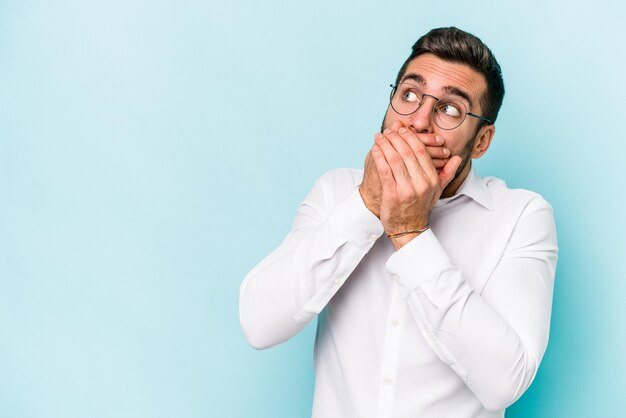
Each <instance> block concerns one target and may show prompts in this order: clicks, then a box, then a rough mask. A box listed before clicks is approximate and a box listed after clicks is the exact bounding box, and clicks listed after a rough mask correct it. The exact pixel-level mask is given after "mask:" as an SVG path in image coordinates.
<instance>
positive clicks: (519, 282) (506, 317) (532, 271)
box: [387, 199, 557, 410]
mask: <svg viewBox="0 0 626 418" xmlns="http://www.w3.org/2000/svg"><path fill="white" fill-rule="evenodd" d="M556 259H557V244H556V230H555V226H554V219H553V215H552V209H551V208H550V206H549V205H548V204H547V203H546V202H544V201H543V200H541V199H536V200H533V201H531V202H530V203H529V204H528V205H527V206H526V208H525V210H524V212H523V214H522V216H521V217H520V219H519V221H518V223H517V225H516V228H515V231H514V232H513V234H512V236H511V239H510V241H509V243H508V246H507V248H506V250H505V252H504V254H503V256H502V258H501V260H500V262H499V264H498V266H497V267H496V269H495V270H494V272H493V274H492V275H491V277H490V278H489V280H488V282H487V284H486V286H485V287H484V289H483V291H482V292H479V289H476V290H475V289H472V288H471V287H470V286H469V284H468V283H467V282H466V281H465V280H464V279H463V275H462V272H461V271H460V270H459V269H458V268H456V267H455V266H454V265H453V264H452V263H451V262H450V259H449V257H448V255H447V254H446V252H445V250H444V249H443V248H442V246H441V245H440V243H439V241H438V240H437V238H436V237H435V235H434V234H433V233H432V231H428V232H426V233H424V234H422V235H421V236H419V237H417V238H415V239H414V240H412V241H411V242H409V243H408V244H407V245H405V246H404V247H403V248H402V249H401V250H399V251H398V252H396V253H394V254H393V255H392V256H391V257H390V258H389V260H388V262H387V269H388V270H389V271H390V272H391V273H392V274H395V275H396V276H397V277H398V281H399V283H400V284H401V288H402V289H403V292H404V294H405V299H406V302H407V303H408V304H409V307H410V309H411V311H412V313H413V316H414V318H415V321H416V322H417V324H418V326H419V328H420V330H421V332H422V333H423V334H424V336H425V337H426V340H427V341H428V343H429V345H430V346H431V348H432V349H433V351H435V353H436V354H437V355H438V356H439V358H441V360H442V361H444V362H445V363H446V364H448V365H449V366H450V367H451V368H452V369H453V370H454V371H455V372H456V373H457V374H458V375H459V376H460V377H461V378H462V379H463V380H464V381H465V383H466V384H467V386H468V387H469V388H470V389H471V390H472V392H474V394H475V395H476V396H477V397H478V399H479V400H480V401H481V403H482V404H483V405H484V406H485V408H487V409H490V410H499V409H503V408H506V407H507V406H509V405H511V404H512V403H513V402H515V401H516V400H517V399H518V398H519V397H520V396H521V395H522V394H523V393H524V391H525V390H526V389H527V388H528V386H530V383H531V382H532V380H533V378H534V376H535V374H536V372H537V368H538V367H539V363H540V362H541V359H542V357H543V354H544V352H545V349H546V346H547V344H548V334H549V329H550V312H551V307H552V290H553V282H554V274H555V266H556Z"/></svg>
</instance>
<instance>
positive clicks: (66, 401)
mask: <svg viewBox="0 0 626 418" xmlns="http://www.w3.org/2000/svg"><path fill="white" fill-rule="evenodd" d="M625 10H626V9H625V7H624V6H623V3H622V2H620V1H617V0H616V1H612V2H610V1H608V2H606V1H605V2H603V1H596V2H582V1H554V2H547V1H526V2H504V1H503V2H496V1H484V2H468V1H444V2H439V3H433V2H422V1H387V2H382V1H381V2H371V1H343V2H341V1H329V0H320V1H317V2H293V1H286V0H283V1H273V2H254V1H249V0H248V1H232V2H226V1H223V2H212V1H201V0H178V1H174V0H151V1H147V0H143V1H132V0H124V1H122V0H109V1H98V2H96V1H85V0H80V1H79V0H74V1H72V0H66V1H36V0H32V1H30V0H21V1H17V0H16V1H10V0H0V417H2V418H14V417H15V418H17V417H53V418H57V417H58V418H61V417H62V418H73V417H76V418H79V417H80V418H84V417H94V418H100V417H244V418H257V417H258V418H269V417H305V416H307V415H308V414H309V413H310V407H311V400H312V388H313V373H312V344H313V338H314V326H310V327H308V328H307V329H306V330H305V331H304V332H303V333H302V334H300V335H299V336H297V337H296V338H294V339H293V340H291V341H289V342H288V343H286V344H283V345H282V346H279V347H276V348H274V349H271V350H267V351H262V352H257V351H254V350H253V349H252V348H250V347H249V346H248V345H247V343H246V342H245V340H244V338H243V335H242V333H241V330H240V328H239V320H238V292H239V284H240V282H241V280H242V279H243V277H244V275H245V273H246V272H247V271H248V270H249V269H250V268H251V267H253V265H254V264H256V263H257V262H258V261H259V260H260V259H261V258H262V257H263V256H264V255H266V254H267V253H268V252H269V251H271V250H272V249H273V248H274V247H275V246H277V245H278V244H279V243H280V242H281V240H282V238H283V237H284V235H285V234H286V232H287V231H288V230H289V227H290V225H291V221H292V219H293V216H294V214H295V211H296V208H297V206H298V203H299V202H300V201H301V200H302V198H303V197H304V196H305V195H306V194H307V192H308V190H309V189H310V187H311V186H312V185H313V182H314V180H315V179H316V178H317V177H318V176H319V175H321V174H322V173H324V172H325V171H327V170H329V169H331V168H336V167H361V166H362V161H363V158H364V155H365V153H366V152H367V150H368V149H369V147H370V146H371V143H372V137H373V134H374V133H375V131H376V130H377V129H378V128H379V126H380V122H381V119H382V116H383V114H384V111H385V108H386V105H387V99H388V92H389V87H388V86H389V84H390V83H391V82H392V81H393V80H394V77H395V74H396V72H397V70H398V68H399V66H400V64H401V63H402V62H403V60H404V59H405V58H406V56H407V55H408V53H409V51H410V46H411V45H412V44H413V42H414V41H415V40H416V39H417V38H418V37H419V36H420V35H422V34H423V33H425V32H426V31H427V30H429V29H431V28H433V27H438V26H449V25H456V26H458V27H460V28H463V29H465V30H468V31H470V32H473V33H475V34H476V35H478V36H479V37H481V38H482V39H483V40H484V41H485V42H486V43H487V44H488V45H489V46H490V47H491V49H492V50H493V52H494V53H495V54H496V56H497V57H498V60H499V61H500V64H501V65H502V68H503V72H504V78H505V83H506V86H507V95H506V97H505V101H504V106H503V109H502V111H501V116H500V118H499V120H498V123H497V134H496V137H495V140H494V143H493V146H492V148H491V149H490V150H489V152H488V153H487V155H486V156H485V157H484V158H483V159H481V160H479V161H478V163H477V168H478V171H479V173H480V174H482V175H494V176H498V177H501V178H504V179H505V180H506V181H507V182H508V184H509V185H510V186H511V187H523V188H528V189H531V190H535V191H537V192H539V193H541V194H542V195H543V196H544V197H545V198H546V199H548V200H549V201H550V202H551V203H552V205H553V206H554V209H555V213H556V220H557V224H558V233H559V244H560V261H559V265H558V271H557V279H556V288H555V295H554V309H553V317H552V333H551V339H550V344H549V347H548V351H547V353H546V355H545V357H544V360H543V364H542V366H541V369H540V371H539V373H538V375H537V378H536V380H535V382H534V383H533V385H532V386H531V388H530V389H529V390H528V392H527V393H526V394H525V395H524V396H523V397H522V399H521V400H520V401H519V402H517V403H516V404H515V405H514V406H513V407H511V408H510V409H509V410H508V411H507V417H525V418H526V417H548V418H553V417H568V418H574V417H618V416H623V415H622V414H623V411H624V409H625V408H626V401H625V400H624V388H625V387H626V379H625V378H624V375H625V373H626V360H625V359H626V356H625V355H624V346H625V344H626V331H625V329H624V326H623V325H622V322H621V321H622V320H623V318H624V317H626V309H625V308H624V306H625V304H624V302H623V299H624V294H625V293H626V283H625V279H626V277H624V271H625V267H626V266H625V262H624V259H625V257H624V255H623V254H622V251H624V249H625V243H624V238H623V235H624V232H625V231H626V225H625V222H624V217H623V215H622V213H621V208H622V207H623V206H624V204H625V203H626V202H625V201H624V198H623V187H624V182H625V181H626V178H625V177H624V174H623V173H624V168H623V166H624V154H625V151H626V146H625V145H624V144H625V141H626V138H625V135H624V133H623V132H624V119H625V118H626V108H625V96H626V88H625V82H624V68H625V64H626V53H625V51H626V48H625V47H624V45H625V44H626V35H625V29H624V22H625V21H626V12H625Z"/></svg>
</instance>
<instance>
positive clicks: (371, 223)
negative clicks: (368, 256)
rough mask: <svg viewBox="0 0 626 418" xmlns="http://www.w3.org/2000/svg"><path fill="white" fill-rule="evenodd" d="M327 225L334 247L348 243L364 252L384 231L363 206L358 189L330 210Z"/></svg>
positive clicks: (381, 225)
mask: <svg viewBox="0 0 626 418" xmlns="http://www.w3.org/2000/svg"><path fill="white" fill-rule="evenodd" d="M328 225H329V228H330V233H331V239H332V240H333V241H334V242H333V244H334V245H335V246H340V245H342V244H344V243H345V242H348V241H349V242H350V243H352V244H354V245H356V246H357V247H359V248H361V249H363V250H366V251H367V250H369V248H371V247H372V245H373V244H374V242H375V241H376V240H377V239H378V238H379V237H380V236H381V235H382V233H383V231H384V228H383V224H382V222H381V221H380V219H378V218H377V217H376V215H374V214H373V213H372V212H370V210H369V209H368V208H367V206H365V203H364V202H363V198H362V197H361V193H359V189H358V187H357V188H356V189H354V190H353V191H352V192H351V193H350V194H349V195H348V196H347V197H346V198H345V199H344V200H343V201H342V202H341V203H340V204H339V205H337V206H336V207H335V208H334V209H333V210H332V212H331V213H330V215H329V217H328Z"/></svg>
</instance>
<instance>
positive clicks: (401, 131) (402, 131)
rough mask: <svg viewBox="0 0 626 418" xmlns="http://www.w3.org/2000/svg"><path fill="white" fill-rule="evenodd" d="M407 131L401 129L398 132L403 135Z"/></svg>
mask: <svg viewBox="0 0 626 418" xmlns="http://www.w3.org/2000/svg"><path fill="white" fill-rule="evenodd" d="M406 131H407V129H406V128H400V130H399V131H398V132H400V133H401V134H403V133H405V132H406Z"/></svg>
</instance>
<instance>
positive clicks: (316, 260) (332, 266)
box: [239, 171, 383, 349]
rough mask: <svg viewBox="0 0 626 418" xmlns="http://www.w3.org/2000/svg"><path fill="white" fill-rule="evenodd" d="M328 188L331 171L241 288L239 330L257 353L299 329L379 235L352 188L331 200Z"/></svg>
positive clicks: (376, 221)
mask: <svg viewBox="0 0 626 418" xmlns="http://www.w3.org/2000/svg"><path fill="white" fill-rule="evenodd" d="M334 184H335V173H334V172H332V171H331V172H329V173H327V174H326V175H324V176H322V177H321V178H319V179H318V180H317V181H316V183H315V185H314V187H313V189H312V190H311V192H310V193H309V195H308V196H307V197H306V199H305V200H304V202H303V203H302V204H301V205H300V207H299V208H298V213H297V215H296V218H295V220H294V222H293V226H292V229H291V231H290V232H289V234H288V235H287V237H286V238H285V240H284V241H283V243H282V244H281V245H280V246H279V247H278V248H277V249H276V250H275V251H274V252H272V253H271V254H270V255H269V256H267V257H266V258H265V259H264V260H262V261H261V262H260V263H259V264H258V265H257V266H256V267H254V268H253V269H252V270H251V271H250V273H248V275H247V276H246V277H245V279H244V281H243V283H242V284H241V288H240V299H239V317H240V321H241V326H242V329H243V331H244V334H245V336H246V338H247V340H248V342H249V343H250V344H251V345H252V346H253V347H255V348H257V349H262V348H268V347H272V346H274V345H276V344H279V343H282V342H284V341H286V340H288V339H289V338H291V337H293V336H294V335H295V334H297V333H298V332H299V331H301V330H302V329H303V328H304V327H305V326H306V324H307V323H308V322H309V321H310V320H311V319H312V318H314V317H315V316H316V315H317V314H319V313H320V312H321V310H322V309H323V308H324V306H326V304H327V303H328V301H329V300H330V299H331V298H332V296H333V295H334V294H335V293H336V292H337V290H339V288H340V287H341V285H342V284H343V283H344V282H345V280H346V279H347V278H348V276H349V275H350V273H352V271H353V270H354V269H355V268H356V266H357V265H358V264H359V262H360V261H361V259H362V258H363V256H364V255H365V254H367V252H368V251H369V250H370V249H371V247H372V246H373V244H374V242H376V240H377V239H378V237H379V236H380V235H381V234H382V232H383V227H382V224H381V222H380V220H379V219H378V218H377V217H376V216H375V215H374V214H372V213H371V212H370V211H369V210H368V209H367V207H366V206H365V204H364V203H363V200H362V198H361V195H360V193H359V190H358V187H357V186H352V187H350V188H349V189H348V190H347V191H346V192H347V193H345V194H344V195H343V197H342V198H341V199H336V198H335V197H334V194H335V193H332V191H333V190H334V189H332V188H333V187H334ZM336 200H337V201H336Z"/></svg>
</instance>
